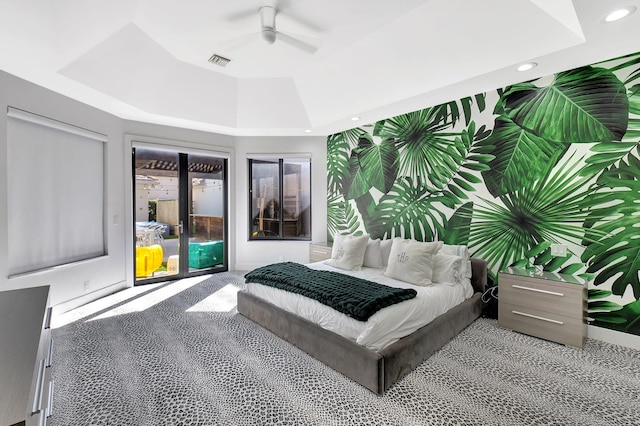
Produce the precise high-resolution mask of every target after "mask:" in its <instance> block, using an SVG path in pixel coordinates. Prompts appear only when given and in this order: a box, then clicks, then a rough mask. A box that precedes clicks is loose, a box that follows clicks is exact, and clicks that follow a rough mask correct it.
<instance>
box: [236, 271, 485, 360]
mask: <svg viewBox="0 0 640 426" xmlns="http://www.w3.org/2000/svg"><path fill="white" fill-rule="evenodd" d="M307 266H308V267H310V268H313V269H318V270H328V271H336V272H340V273H343V274H347V275H352V276H355V277H359V278H363V279H366V280H369V281H374V282H377V283H380V284H384V285H388V286H391V287H400V288H412V289H414V290H416V292H417V295H416V297H415V298H413V299H410V300H406V301H404V302H401V303H398V304H395V305H392V306H389V307H386V308H383V309H381V310H380V311H378V312H377V313H375V314H374V315H372V316H371V317H370V318H369V320H367V321H358V320H355V319H353V318H350V317H348V316H346V315H344V314H342V313H340V312H338V311H336V310H334V309H332V308H330V307H328V306H326V305H323V304H322V303H320V302H318V301H316V300H313V299H310V298H308V297H305V296H302V295H299V294H295V293H289V292H286V291H283V290H278V289H275V288H272V287H269V286H265V285H262V284H256V283H249V284H248V285H247V291H248V292H249V293H251V294H254V295H256V296H258V297H260V298H262V299H264V300H266V301H268V302H270V303H272V304H274V305H276V306H278V307H280V308H282V309H284V310H286V311H289V312H291V313H294V314H296V315H298V316H301V317H303V318H306V319H308V320H309V321H311V322H314V323H315V324H317V325H319V326H321V327H322V328H325V329H327V330H330V331H332V332H334V333H336V334H340V335H341V336H343V337H346V338H347V339H350V340H353V341H354V342H356V343H358V344H360V345H363V346H366V347H367V348H369V349H372V350H376V351H377V350H380V349H382V348H384V347H385V346H387V345H389V344H391V343H393V342H395V341H397V340H398V339H400V338H402V337H404V336H407V335H409V334H411V333H413V332H414V331H416V330H417V329H419V328H420V327H422V326H424V325H426V324H428V323H430V322H431V321H433V320H434V319H435V318H436V317H438V316H440V315H442V314H443V313H445V312H447V311H448V310H449V309H451V308H452V307H454V306H456V305H458V304H460V303H461V302H463V301H464V300H465V299H467V298H469V297H471V295H472V294H473V288H472V287H471V282H470V280H469V279H464V280H463V282H462V283H434V284H433V285H430V286H426V287H423V286H416V285H413V284H409V283H406V282H403V281H398V280H395V279H393V278H389V277H386V276H384V271H385V270H384V269H376V268H366V267H363V268H362V270H360V271H345V270H342V269H338V268H334V267H332V266H329V265H327V264H325V263H324V262H316V263H311V264H308V265H307Z"/></svg>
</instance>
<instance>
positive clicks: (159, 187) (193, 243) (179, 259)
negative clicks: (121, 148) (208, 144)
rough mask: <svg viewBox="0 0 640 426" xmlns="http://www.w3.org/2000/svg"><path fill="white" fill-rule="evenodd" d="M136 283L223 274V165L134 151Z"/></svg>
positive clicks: (197, 157) (198, 157) (210, 159)
mask: <svg viewBox="0 0 640 426" xmlns="http://www.w3.org/2000/svg"><path fill="white" fill-rule="evenodd" d="M132 154H133V170H134V179H135V185H134V220H135V226H134V229H135V235H134V239H135V253H134V257H135V275H136V284H145V283H151V282H158V281H164V280H168V279H177V278H183V277H186V276H192V275H199V274H205V273H213V272H220V271H226V270H227V269H228V264H227V248H226V244H225V240H226V235H227V227H226V223H227V221H226V211H227V209H226V206H227V185H226V176H227V160H226V159H225V158H221V157H216V156H213V155H206V154H200V153H197V154H193V153H183V152H177V151H171V150H160V149H150V148H146V147H144V148H143V147H136V148H133V152H132Z"/></svg>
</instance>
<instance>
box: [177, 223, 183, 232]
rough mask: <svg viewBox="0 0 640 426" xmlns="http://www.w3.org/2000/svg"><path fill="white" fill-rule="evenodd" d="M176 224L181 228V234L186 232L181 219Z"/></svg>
mask: <svg viewBox="0 0 640 426" xmlns="http://www.w3.org/2000/svg"><path fill="white" fill-rule="evenodd" d="M176 226H177V227H178V228H179V229H180V234H182V233H183V232H184V224H183V223H182V221H180V223H179V224H177V225H176Z"/></svg>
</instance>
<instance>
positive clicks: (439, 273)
mask: <svg viewBox="0 0 640 426" xmlns="http://www.w3.org/2000/svg"><path fill="white" fill-rule="evenodd" d="M441 253H442V250H440V252H439V253H438V254H436V255H435V256H434V257H433V274H432V276H431V281H433V282H434V283H446V284H449V285H456V284H458V283H460V282H461V281H462V272H463V270H462V264H463V259H462V257H460V256H454V255H451V254H441Z"/></svg>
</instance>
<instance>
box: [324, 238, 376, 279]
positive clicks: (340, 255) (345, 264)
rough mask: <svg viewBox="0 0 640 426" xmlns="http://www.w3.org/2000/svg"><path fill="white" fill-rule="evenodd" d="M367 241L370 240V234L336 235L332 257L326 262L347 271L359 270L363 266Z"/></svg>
mask: <svg viewBox="0 0 640 426" xmlns="http://www.w3.org/2000/svg"><path fill="white" fill-rule="evenodd" d="M367 241H369V235H368V234H366V235H361V236H359V237H356V236H354V235H336V236H334V237H333V248H332V249H331V259H329V260H327V261H325V263H326V264H327V265H330V266H333V267H335V268H340V269H344V270H347V271H359V270H360V269H361V268H362V261H363V260H364V252H365V250H366V248H367Z"/></svg>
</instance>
